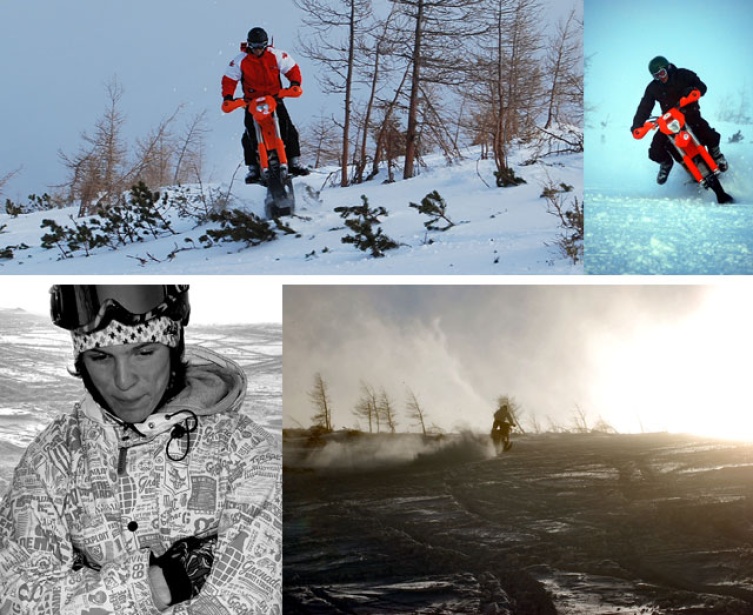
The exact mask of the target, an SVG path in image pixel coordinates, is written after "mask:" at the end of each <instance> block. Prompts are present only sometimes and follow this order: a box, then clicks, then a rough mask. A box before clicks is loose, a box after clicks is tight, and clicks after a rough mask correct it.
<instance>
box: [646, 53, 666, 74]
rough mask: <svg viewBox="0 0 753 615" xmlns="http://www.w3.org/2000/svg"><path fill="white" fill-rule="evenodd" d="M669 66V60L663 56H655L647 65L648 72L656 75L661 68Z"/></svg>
mask: <svg viewBox="0 0 753 615" xmlns="http://www.w3.org/2000/svg"><path fill="white" fill-rule="evenodd" d="M668 66H669V60H667V58H665V57H664V56H656V57H655V58H653V59H652V60H651V61H650V62H649V63H648V72H649V73H651V74H652V75H656V73H658V72H659V71H660V70H661V69H662V68H667V67H668Z"/></svg>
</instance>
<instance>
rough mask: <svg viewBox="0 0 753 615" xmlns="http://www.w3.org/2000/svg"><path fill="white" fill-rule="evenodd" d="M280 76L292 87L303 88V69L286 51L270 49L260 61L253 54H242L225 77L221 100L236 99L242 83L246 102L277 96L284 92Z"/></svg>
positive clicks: (268, 48)
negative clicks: (295, 85) (229, 97)
mask: <svg viewBox="0 0 753 615" xmlns="http://www.w3.org/2000/svg"><path fill="white" fill-rule="evenodd" d="M280 73H282V74H283V75H285V77H286V78H287V79H288V80H289V81H290V82H291V83H293V82H296V83H298V85H300V84H301V69H300V68H298V64H296V62H295V60H293V58H291V57H290V56H289V55H288V54H287V53H286V52H285V51H281V50H279V49H275V48H274V47H267V49H266V50H265V51H264V53H263V54H262V55H261V56H259V57H256V56H255V55H254V54H253V53H245V52H243V53H240V54H238V55H237V56H235V58H233V60H232V61H231V62H230V66H228V68H227V70H226V71H225V75H224V76H223V77H222V96H223V98H224V97H225V96H235V88H236V86H237V85H238V82H239V81H240V82H241V85H242V87H243V97H244V98H245V99H246V100H250V99H252V98H257V97H259V96H267V95H269V96H275V95H277V93H278V92H279V91H280V89H281V88H282V81H281V79H280Z"/></svg>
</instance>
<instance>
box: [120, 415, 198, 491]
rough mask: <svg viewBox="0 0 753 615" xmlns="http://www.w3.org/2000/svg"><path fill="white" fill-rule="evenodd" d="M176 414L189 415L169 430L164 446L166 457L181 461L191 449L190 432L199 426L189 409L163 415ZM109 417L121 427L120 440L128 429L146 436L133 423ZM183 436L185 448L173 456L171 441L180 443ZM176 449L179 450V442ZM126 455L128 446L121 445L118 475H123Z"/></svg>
mask: <svg viewBox="0 0 753 615" xmlns="http://www.w3.org/2000/svg"><path fill="white" fill-rule="evenodd" d="M178 414H188V415H189V416H187V417H186V418H185V419H183V424H180V423H178V424H177V425H174V426H173V429H172V431H171V432H170V440H169V441H168V442H167V446H166V447H165V455H167V458H168V459H169V460H170V461H183V460H184V459H185V458H186V457H188V453H189V452H190V451H191V434H192V433H193V432H194V431H196V429H197V427H198V426H199V417H197V416H196V414H195V413H194V412H192V411H191V410H178V411H177V412H173V413H172V414H166V415H165V417H166V418H167V419H171V418H173V417H174V416H176V415H178ZM110 417H111V418H112V419H113V420H114V421H115V422H116V423H118V424H119V425H120V426H121V427H122V428H123V435H122V436H121V439H122V440H128V439H129V436H128V430H131V431H133V432H135V433H136V434H138V435H139V436H141V437H142V438H146V435H145V434H143V433H141V432H140V431H139V430H138V428H137V427H136V425H134V424H133V423H128V422H126V421H124V420H122V419H120V418H118V417H117V416H115V415H114V414H110ZM184 436H185V438H186V450H185V452H183V454H182V455H181V454H179V455H177V456H175V457H174V456H173V455H172V453H171V452H170V446H171V445H172V444H173V442H178V443H180V440H181V438H183V437H184ZM178 449H179V450H180V445H179V444H178ZM127 455H128V447H126V446H121V447H120V450H119V455H118V476H124V475H125V474H126V457H127Z"/></svg>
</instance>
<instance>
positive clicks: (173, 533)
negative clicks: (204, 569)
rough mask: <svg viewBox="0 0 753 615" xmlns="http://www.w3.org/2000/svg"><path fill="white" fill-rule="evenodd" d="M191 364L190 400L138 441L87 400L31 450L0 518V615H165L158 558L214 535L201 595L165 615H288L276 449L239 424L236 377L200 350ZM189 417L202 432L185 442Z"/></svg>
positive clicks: (244, 421)
mask: <svg viewBox="0 0 753 615" xmlns="http://www.w3.org/2000/svg"><path fill="white" fill-rule="evenodd" d="M187 356H188V358H189V368H188V374H187V382H188V384H187V386H186V388H185V389H184V390H183V391H182V392H181V393H180V394H179V395H178V396H177V397H176V398H174V399H173V400H171V401H170V402H169V403H168V404H167V406H166V407H164V408H163V409H162V410H160V412H159V413H157V414H153V415H152V416H150V417H149V418H147V419H146V421H145V422H144V423H141V424H139V425H137V427H138V429H139V431H140V432H141V433H142V434H144V436H143V437H141V436H139V435H138V434H136V433H135V432H134V431H133V430H131V429H128V428H124V427H123V426H121V425H119V424H118V423H117V422H116V421H115V420H113V419H112V418H111V417H110V415H109V414H107V413H106V412H104V411H103V410H102V408H100V407H99V406H98V405H97V404H96V403H95V402H94V401H93V400H92V399H91V397H90V396H89V395H88V394H87V396H86V397H85V398H84V400H83V401H82V402H81V403H79V404H77V405H76V407H75V409H74V411H73V413H72V414H67V415H64V416H61V417H59V418H57V419H56V420H55V421H53V422H52V423H51V424H50V425H49V426H48V427H47V428H46V429H45V430H44V431H43V432H42V433H41V434H39V436H38V437H37V438H36V440H35V441H34V442H33V443H32V444H31V445H29V448H28V449H27V451H26V452H25V454H24V456H23V458H22V459H21V461H20V463H19V465H18V467H17V468H16V471H15V474H14V477H13V483H12V485H11V487H10V489H9V491H8V493H6V495H5V497H4V499H3V501H2V504H1V505H0V613H3V614H5V613H9V614H10V613H13V614H18V615H23V614H27V613H29V614H30V613H34V614H37V615H59V614H62V615H73V614H75V615H106V614H123V615H126V614H128V615H136V614H139V615H140V614H147V613H148V614H156V613H159V612H160V611H158V610H157V608H156V607H155V605H154V603H153V601H152V595H151V589H150V585H149V580H148V574H147V573H148V569H149V562H150V553H154V554H155V555H156V556H159V555H161V554H163V553H164V552H165V551H166V550H167V549H168V548H169V547H170V546H171V545H172V544H173V543H174V542H175V541H177V540H179V539H182V538H185V537H188V536H198V537H200V538H201V537H206V536H211V535H212V534H217V535H218V539H217V544H216V545H215V548H214V563H213V566H212V571H211V573H210V575H209V577H208V578H207V581H206V584H205V585H204V587H203V589H202V590H201V593H200V595H199V596H197V597H196V598H193V599H191V600H188V601H185V602H182V603H180V604H178V605H175V606H172V607H169V608H168V609H167V611H162V612H163V613H165V612H166V613H173V614H174V615H184V614H185V615H188V614H195V615H236V614H237V615H240V614H247V613H269V614H272V613H279V612H280V608H281V580H282V572H281V570H282V568H281V565H282V561H281V560H282V553H281V550H282V544H281V542H282V541H281V532H282V522H281V519H282V514H281V508H280V506H281V494H280V489H281V479H280V472H281V466H282V464H281V456H280V449H279V446H278V445H277V444H276V443H275V441H274V439H273V438H272V437H270V436H269V435H268V434H267V433H266V432H265V431H264V430H263V429H261V428H260V427H259V426H258V425H256V424H255V423H254V422H253V421H252V420H251V419H249V418H248V417H246V416H244V415H242V414H240V413H239V409H240V407H241V404H242V402H243V398H244V396H245V391H246V377H245V375H244V373H243V371H242V370H241V369H240V367H239V366H238V365H237V364H235V363H234V362H232V361H230V360H227V359H224V358H222V357H220V356H219V355H217V354H216V353H213V352H211V351H209V350H206V349H201V348H197V349H193V350H190V351H189V352H188V355H187ZM189 411H190V413H193V414H195V415H196V416H197V417H198V426H197V428H196V430H195V431H193V432H192V433H190V434H189V435H188V436H186V435H185V433H183V434H182V437H176V432H175V431H174V428H175V426H176V425H178V424H181V425H187V424H188V422H189V421H192V420H193V419H192V418H189V417H190V416H191V415H190V413H189ZM179 432H180V430H178V434H179ZM189 438H190V439H189ZM168 446H169V447H170V456H168V452H167V450H168ZM186 447H188V454H187V455H186V456H185V458H184V459H182V460H180V458H181V457H182V456H183V454H184V453H185V452H186ZM170 457H172V458H173V459H178V461H174V460H172V459H170ZM82 562H83V563H84V564H85V565H84V566H83V567H81V564H82Z"/></svg>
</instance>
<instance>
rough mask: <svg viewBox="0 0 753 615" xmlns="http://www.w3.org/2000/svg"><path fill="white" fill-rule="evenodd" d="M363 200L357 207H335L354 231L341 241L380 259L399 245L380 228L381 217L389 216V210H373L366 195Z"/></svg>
mask: <svg viewBox="0 0 753 615" xmlns="http://www.w3.org/2000/svg"><path fill="white" fill-rule="evenodd" d="M361 200H362V201H363V202H362V204H361V205H358V206H356V207H335V211H336V212H337V213H338V214H340V217H341V218H343V219H344V220H345V226H346V227H348V228H349V229H350V230H351V231H353V235H346V236H345V237H342V238H341V239H340V241H341V242H342V243H352V244H353V245H354V246H356V247H357V248H358V249H359V250H361V251H363V252H371V255H372V256H373V257H374V258H380V257H382V256H384V253H385V251H386V250H391V249H394V248H397V247H399V244H398V243H397V242H396V241H394V240H392V239H390V238H389V237H387V235H385V234H384V233H383V232H382V227H381V226H379V224H380V223H381V221H380V219H379V216H387V215H388V214H387V210H386V209H385V208H384V207H375V208H373V209H371V208H370V207H369V200H368V199H367V198H366V195H362V196H361ZM374 227H376V230H375V229H374Z"/></svg>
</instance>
